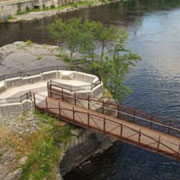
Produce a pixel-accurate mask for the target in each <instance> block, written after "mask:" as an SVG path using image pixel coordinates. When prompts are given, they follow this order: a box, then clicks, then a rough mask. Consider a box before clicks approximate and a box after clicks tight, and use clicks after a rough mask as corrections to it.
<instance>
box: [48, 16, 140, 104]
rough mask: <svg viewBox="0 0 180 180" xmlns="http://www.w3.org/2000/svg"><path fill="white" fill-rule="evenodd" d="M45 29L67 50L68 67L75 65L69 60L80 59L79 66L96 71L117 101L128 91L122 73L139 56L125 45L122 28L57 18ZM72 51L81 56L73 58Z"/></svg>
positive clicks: (94, 72) (124, 35)
mask: <svg viewBox="0 0 180 180" xmlns="http://www.w3.org/2000/svg"><path fill="white" fill-rule="evenodd" d="M49 32H50V34H51V35H52V36H53V37H54V38H55V39H56V41H57V42H58V43H59V44H61V45H64V46H65V48H67V49H68V50H69V51H70V55H69V58H70V67H71V68H75V69H77V68H78V66H77V64H74V63H73V62H75V61H76V62H77V59H78V60H83V61H81V67H82V66H84V68H85V70H86V71H87V72H90V73H93V74H96V75H98V76H99V77H100V78H101V80H102V81H103V83H104V86H105V87H106V88H107V89H109V91H110V92H111V93H112V95H113V97H114V98H115V99H116V100H118V101H121V100H123V99H124V97H126V96H127V95H128V94H129V91H130V89H129V88H128V87H127V86H125V85H124V79H125V75H126V74H127V73H129V69H130V67H132V66H135V64H136V62H137V61H138V60H140V57H139V56H138V55H137V54H134V53H132V52H131V51H130V50H129V49H126V42H127V39H128V34H127V33H126V31H125V29H118V27H116V26H112V25H111V26H109V27H108V26H104V25H103V24H102V23H100V22H96V21H90V20H83V19H80V18H78V19H71V20H69V21H66V22H63V21H62V20H58V21H56V22H55V23H53V24H52V25H51V26H50V27H49ZM75 52H76V53H78V54H79V56H81V58H82V59H79V57H78V58H77V57H76V58H75V59H73V54H74V53H75ZM82 62H84V63H86V64H84V65H83V64H82Z"/></svg>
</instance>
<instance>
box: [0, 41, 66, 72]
mask: <svg viewBox="0 0 180 180" xmlns="http://www.w3.org/2000/svg"><path fill="white" fill-rule="evenodd" d="M60 53H63V52H62V51H61V49H60V48H59V47H58V46H49V45H39V44H35V43H32V42H31V41H26V42H22V41H18V42H14V43H13V44H8V45H5V46H3V47H1V48H0V75H4V74H10V73H16V72H23V71H28V70H33V69H37V68H44V67H49V66H67V65H66V64H65V63H64V62H63V60H62V58H60V57H59V54H60Z"/></svg>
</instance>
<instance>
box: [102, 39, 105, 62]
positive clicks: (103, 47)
mask: <svg viewBox="0 0 180 180" xmlns="http://www.w3.org/2000/svg"><path fill="white" fill-rule="evenodd" d="M104 49H105V42H103V43H102V50H101V61H102V59H103V56H104Z"/></svg>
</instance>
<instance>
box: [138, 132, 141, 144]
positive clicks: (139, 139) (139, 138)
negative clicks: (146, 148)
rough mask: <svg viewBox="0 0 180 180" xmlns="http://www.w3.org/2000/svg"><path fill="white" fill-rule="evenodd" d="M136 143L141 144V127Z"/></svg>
mask: <svg viewBox="0 0 180 180" xmlns="http://www.w3.org/2000/svg"><path fill="white" fill-rule="evenodd" d="M138 143H139V144H141V129H140V130H139V137H138Z"/></svg>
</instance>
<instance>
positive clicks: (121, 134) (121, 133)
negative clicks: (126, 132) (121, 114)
mask: <svg viewBox="0 0 180 180" xmlns="http://www.w3.org/2000/svg"><path fill="white" fill-rule="evenodd" d="M120 136H121V137H122V136H123V123H121V132H120Z"/></svg>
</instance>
